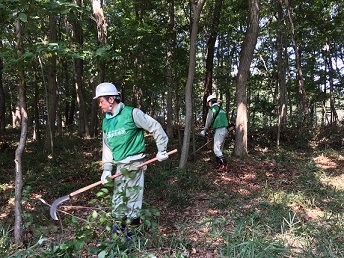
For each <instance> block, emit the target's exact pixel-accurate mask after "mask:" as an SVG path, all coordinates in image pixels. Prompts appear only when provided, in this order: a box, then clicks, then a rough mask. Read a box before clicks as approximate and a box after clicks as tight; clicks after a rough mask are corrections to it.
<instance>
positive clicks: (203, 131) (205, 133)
mask: <svg viewBox="0 0 344 258" xmlns="http://www.w3.org/2000/svg"><path fill="white" fill-rule="evenodd" d="M199 134H200V135H202V136H206V135H207V132H206V130H202V131H201V132H200V133H199Z"/></svg>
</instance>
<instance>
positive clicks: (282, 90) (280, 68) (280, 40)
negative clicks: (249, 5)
mask: <svg viewBox="0 0 344 258" xmlns="http://www.w3.org/2000/svg"><path fill="white" fill-rule="evenodd" d="M282 1H283V0H278V1H276V5H277V15H278V17H277V23H278V28H277V29H278V31H277V72H278V74H277V83H278V85H277V87H278V88H279V110H278V124H277V141H276V146H277V148H278V147H279V145H280V137H281V130H282V126H283V123H285V122H286V115H287V91H286V58H287V56H285V49H286V44H285V42H286V40H285V39H286V37H285V30H286V28H285V26H284V14H283V2H282Z"/></svg>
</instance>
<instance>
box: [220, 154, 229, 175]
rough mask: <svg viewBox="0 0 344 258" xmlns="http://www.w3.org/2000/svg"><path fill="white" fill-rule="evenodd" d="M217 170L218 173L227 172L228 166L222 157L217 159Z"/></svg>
mask: <svg viewBox="0 0 344 258" xmlns="http://www.w3.org/2000/svg"><path fill="white" fill-rule="evenodd" d="M219 164H220V165H219V168H218V171H220V172H227V171H228V164H227V160H226V159H225V157H224V156H221V157H219Z"/></svg>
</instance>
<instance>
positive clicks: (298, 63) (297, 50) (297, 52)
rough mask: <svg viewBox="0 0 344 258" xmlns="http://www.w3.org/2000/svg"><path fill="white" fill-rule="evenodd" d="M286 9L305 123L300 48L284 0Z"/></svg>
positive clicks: (305, 104)
mask: <svg viewBox="0 0 344 258" xmlns="http://www.w3.org/2000/svg"><path fill="white" fill-rule="evenodd" d="M285 3H286V7H287V17H288V21H289V24H290V33H291V41H292V45H293V49H294V53H295V61H296V68H297V74H298V87H299V95H300V108H301V110H300V111H301V112H302V113H303V114H304V119H303V122H305V120H306V118H307V114H308V103H307V95H306V90H305V83H304V78H303V72H302V65H301V46H299V47H298V46H297V44H296V40H295V29H294V23H293V18H292V11H291V6H290V2H289V0H285Z"/></svg>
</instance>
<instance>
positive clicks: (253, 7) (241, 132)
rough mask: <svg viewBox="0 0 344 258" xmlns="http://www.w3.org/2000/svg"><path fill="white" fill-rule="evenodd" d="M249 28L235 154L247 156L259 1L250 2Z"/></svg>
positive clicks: (240, 82) (243, 54)
mask: <svg viewBox="0 0 344 258" xmlns="http://www.w3.org/2000/svg"><path fill="white" fill-rule="evenodd" d="M248 5H249V19H248V26H247V31H246V35H245V39H244V42H243V46H242V49H241V53H240V63H239V68H238V78H237V88H236V90H237V118H236V134H235V147H234V154H235V155H237V156H246V155H247V154H248V151H247V95H246V83H247V80H248V78H249V73H250V64H251V61H252V58H253V52H254V48H255V46H256V43H257V37H258V30H259V0H248Z"/></svg>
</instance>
